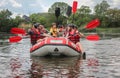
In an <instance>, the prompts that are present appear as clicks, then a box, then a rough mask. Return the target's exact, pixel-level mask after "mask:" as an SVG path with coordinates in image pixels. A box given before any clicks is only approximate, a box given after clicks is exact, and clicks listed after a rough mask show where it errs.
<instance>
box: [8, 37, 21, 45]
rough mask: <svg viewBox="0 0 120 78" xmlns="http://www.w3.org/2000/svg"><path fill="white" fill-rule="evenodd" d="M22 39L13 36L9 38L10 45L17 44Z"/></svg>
mask: <svg viewBox="0 0 120 78" xmlns="http://www.w3.org/2000/svg"><path fill="white" fill-rule="evenodd" d="M21 39H22V38H21V37H20V36H13V37H10V38H9V42H10V43H15V42H19V41H20V40H21Z"/></svg>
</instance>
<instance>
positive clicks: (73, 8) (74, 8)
mask: <svg viewBox="0 0 120 78" xmlns="http://www.w3.org/2000/svg"><path fill="white" fill-rule="evenodd" d="M77 5H78V2H77V1H73V6H72V13H73V19H72V23H73V22H74V14H75V13H76V11H77Z"/></svg>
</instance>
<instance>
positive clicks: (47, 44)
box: [30, 37, 81, 56]
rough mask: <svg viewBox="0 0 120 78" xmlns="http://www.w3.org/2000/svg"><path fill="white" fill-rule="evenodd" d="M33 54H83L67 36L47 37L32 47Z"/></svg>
mask: <svg viewBox="0 0 120 78" xmlns="http://www.w3.org/2000/svg"><path fill="white" fill-rule="evenodd" d="M30 53H31V55H32V56H47V55H65V56H78V55H81V50H80V48H79V47H78V46H77V45H75V44H74V43H73V42H71V41H70V40H68V39H67V38H53V37H52V38H45V39H44V40H42V41H41V42H38V43H37V44H35V45H34V46H32V47H31V49H30Z"/></svg>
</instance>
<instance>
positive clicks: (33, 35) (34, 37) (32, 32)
mask: <svg viewBox="0 0 120 78" xmlns="http://www.w3.org/2000/svg"><path fill="white" fill-rule="evenodd" d="M39 25H40V23H35V24H34V25H33V27H32V28H31V29H29V30H28V35H30V39H31V44H32V45H34V44H36V43H37V40H38V39H39V38H40V32H39V30H38V26H39Z"/></svg>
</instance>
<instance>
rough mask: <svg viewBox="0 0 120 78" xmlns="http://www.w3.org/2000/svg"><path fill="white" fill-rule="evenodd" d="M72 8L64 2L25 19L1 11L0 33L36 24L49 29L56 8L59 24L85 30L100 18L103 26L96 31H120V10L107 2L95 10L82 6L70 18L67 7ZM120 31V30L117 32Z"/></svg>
mask: <svg viewBox="0 0 120 78" xmlns="http://www.w3.org/2000/svg"><path fill="white" fill-rule="evenodd" d="M68 6H70V5H68V4H67V3H64V2H56V3H54V4H53V5H52V6H51V7H50V8H49V10H48V13H33V14H31V15H29V16H26V15H24V16H23V17H20V16H16V17H15V18H12V17H11V15H12V12H11V11H9V10H8V9H6V10H1V11H0V32H9V30H10V28H12V27H23V28H25V29H28V28H30V27H31V26H32V24H33V23H34V22H39V23H41V24H43V25H44V26H45V27H47V28H49V27H50V26H51V23H52V22H56V17H55V14H54V13H55V8H56V7H59V8H60V12H61V13H60V16H59V24H63V25H66V24H68V23H72V21H73V22H74V24H76V25H77V26H78V27H79V28H83V26H85V25H86V24H87V23H88V22H89V21H91V20H93V19H95V18H98V19H99V20H100V22H101V25H100V26H99V28H98V29H95V31H98V32H99V31H101V32H103V31H107V30H104V29H107V28H111V31H112V29H113V30H115V28H117V29H120V9H118V8H110V5H109V4H108V3H107V1H105V0H103V1H102V2H101V3H100V4H97V5H96V6H95V7H94V9H93V10H91V9H90V7H89V6H85V5H82V6H81V7H80V8H78V10H77V12H76V14H75V15H74V20H73V14H71V15H70V16H68V15H67V14H66V12H67V7H68ZM117 31H120V30H117Z"/></svg>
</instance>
